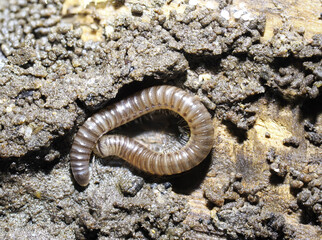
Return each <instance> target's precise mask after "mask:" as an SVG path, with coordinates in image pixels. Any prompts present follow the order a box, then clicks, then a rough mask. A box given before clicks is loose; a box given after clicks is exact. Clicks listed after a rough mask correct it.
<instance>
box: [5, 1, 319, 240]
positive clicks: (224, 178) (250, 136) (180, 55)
mask: <svg viewBox="0 0 322 240" xmlns="http://www.w3.org/2000/svg"><path fill="white" fill-rule="evenodd" d="M194 2H195V1H175V0H174V1H165V0H164V1H163V0H155V1H134V0H133V1H96V3H97V4H95V1H84V4H83V5H80V4H78V3H77V2H76V3H75V1H71V0H68V1H65V2H64V1H62V0H47V1H45V0H30V1H27V0H9V1H1V2H0V238H1V239H37V240H38V239H304V238H305V239H320V238H321V237H322V231H321V224H322V207H321V204H322V167H321V165H322V149H321V142H322V108H321V104H322V94H321V86H322V60H321V55H322V33H321V31H320V34H315V35H313V36H312V38H309V39H308V38H307V37H306V36H305V31H304V30H303V29H294V28H293V27H292V24H288V22H287V21H286V22H285V24H283V26H281V27H279V28H276V29H275V30H274V33H273V35H272V37H271V38H270V39H269V40H266V39H265V40H263V36H264V34H265V31H266V30H265V27H266V26H267V25H266V20H267V18H265V16H264V15H256V14H254V13H253V12H250V11H249V12H248V11H246V10H247V9H245V8H241V10H239V11H237V10H236V6H234V5H233V4H232V2H231V1H200V2H199V4H195V3H194ZM107 10H108V11H109V12H108V11H107ZM160 84H170V85H176V86H179V87H181V88H183V89H185V90H186V91H189V92H191V93H192V94H195V95H197V96H199V98H200V100H201V101H202V102H203V103H204V104H205V106H206V107H207V108H208V109H209V111H210V113H211V114H212V115H213V119H214V120H213V124H214V127H215V145H214V148H213V151H212V153H211V154H210V155H209V156H208V157H207V159H205V161H204V162H202V164H200V165H199V166H198V167H196V168H195V169H192V170H191V171H189V172H187V173H184V174H180V175H176V176H170V177H156V176H151V175H148V174H145V173H142V172H140V171H139V170H137V169H134V168H133V167H131V166H129V165H128V164H126V163H124V162H123V161H122V160H120V159H116V158H108V159H105V160H103V159H99V158H97V157H96V158H95V157H93V160H92V162H91V173H92V176H91V180H90V184H89V186H88V187H86V188H80V187H79V186H78V185H77V184H76V183H75V182H74V181H73V178H72V175H71V172H70V167H69V150H70V147H71V144H72V140H73V136H74V134H75V133H76V131H77V129H78V127H79V126H81V125H82V123H83V122H84V121H85V120H86V119H87V118H88V117H89V116H91V115H92V114H94V113H95V112H97V111H98V110H99V109H101V108H103V107H105V106H108V105H109V104H110V103H113V102H116V101H119V100H120V99H122V98H125V97H127V96H129V95H131V94H133V93H134V92H136V91H137V90H140V89H143V88H146V87H149V86H153V85H160ZM116 131H119V132H121V133H123V134H127V135H129V136H131V137H134V138H136V139H137V140H138V141H141V142H142V143H143V144H145V145H148V146H150V147H151V148H153V149H155V150H160V151H171V150H172V149H178V148H179V147H181V146H182V145H184V144H185V142H186V141H187V139H188V137H189V130H188V129H187V126H186V124H185V123H183V122H182V120H181V119H179V118H178V117H177V116H175V115H173V114H168V113H167V114H163V113H161V114H160V113H156V114H154V115H153V114H152V115H149V116H146V117H143V118H141V119H139V120H136V121H134V122H133V123H130V124H127V125H126V126H123V127H121V128H120V129H118V130H116Z"/></svg>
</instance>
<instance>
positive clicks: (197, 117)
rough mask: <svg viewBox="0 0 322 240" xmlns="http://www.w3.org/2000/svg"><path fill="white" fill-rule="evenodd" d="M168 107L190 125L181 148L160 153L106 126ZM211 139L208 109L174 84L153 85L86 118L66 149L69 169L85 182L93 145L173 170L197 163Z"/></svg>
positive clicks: (161, 171) (157, 169) (156, 169)
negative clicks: (184, 143) (111, 131)
mask: <svg viewBox="0 0 322 240" xmlns="http://www.w3.org/2000/svg"><path fill="white" fill-rule="evenodd" d="M159 109H168V110H171V111H173V112H176V113H177V114H179V115H180V116H181V117H182V118H183V119H184V120H185V121H186V122H187V123H188V126H189V128H190V138H189V140H188V142H187V144H186V145H184V146H183V147H182V148H181V149H180V150H178V151H174V152H169V153H159V152H155V151H153V150H150V149H148V148H147V147H145V146H143V145H142V144H140V143H138V142H137V141H135V140H133V139H131V138H129V137H125V136H121V135H105V136H103V137H102V135H103V134H105V133H106V132H108V131H110V130H112V129H114V128H116V127H118V126H120V125H122V124H125V123H127V122H129V121H132V120H134V119H136V118H138V117H140V116H142V115H144V114H147V113H149V112H152V111H155V110H159ZM213 143H214V129H213V125H212V120H211V115H210V114H209V112H208V111H207V109H206V108H205V106H204V105H203V104H202V103H201V102H200V101H199V100H198V98H197V97H195V96H192V95H191V94H190V93H188V92H185V91H183V90H182V89H180V88H177V87H174V86H167V85H162V86H154V87H150V88H147V89H145V90H143V91H141V92H138V93H136V94H135V95H133V96H131V97H129V98H127V99H124V100H122V101H120V102H118V103H115V104H113V105H111V106H110V107H109V108H107V109H104V110H102V111H100V112H99V113H97V114H95V115H93V116H92V117H90V118H88V119H87V120H86V121H85V123H84V125H83V126H81V127H80V128H79V130H78V132H77V134H76V136H75V139H74V143H73V145H72V148H71V152H70V161H71V169H72V172H73V175H74V177H75V180H76V181H77V183H78V184H79V185H81V186H86V185H87V184H88V182H89V159H90V155H91V152H92V150H93V148H94V147H95V145H96V148H95V152H96V153H98V154H99V155H100V156H101V157H106V156H110V155H114V156H118V157H120V158H123V159H124V160H126V161H127V162H129V163H130V164H132V165H134V166H135V167H137V168H138V169H141V170H143V171H146V172H149V173H152V174H157V175H171V174H177V173H181V172H184V171H187V170H189V169H191V168H193V167H195V166H197V165H198V164H199V163H200V162H201V161H202V160H203V159H204V158H205V157H206V156H207V155H208V154H209V152H210V150H211V148H212V147H213Z"/></svg>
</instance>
